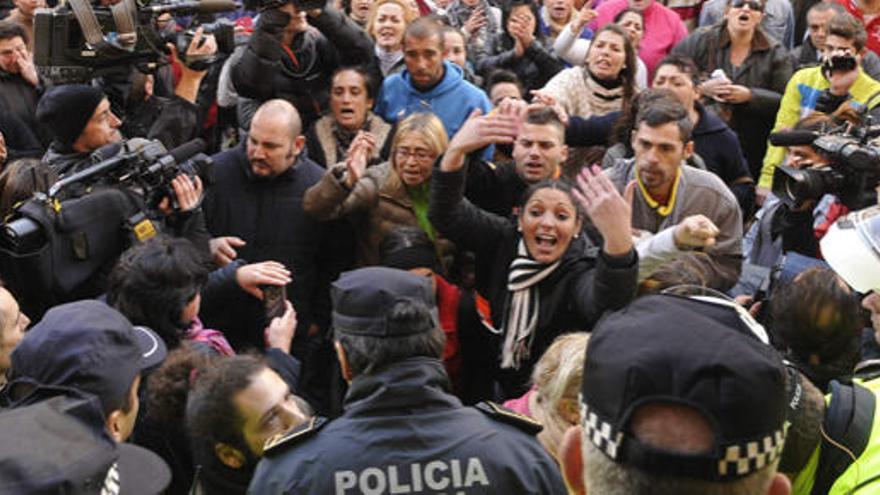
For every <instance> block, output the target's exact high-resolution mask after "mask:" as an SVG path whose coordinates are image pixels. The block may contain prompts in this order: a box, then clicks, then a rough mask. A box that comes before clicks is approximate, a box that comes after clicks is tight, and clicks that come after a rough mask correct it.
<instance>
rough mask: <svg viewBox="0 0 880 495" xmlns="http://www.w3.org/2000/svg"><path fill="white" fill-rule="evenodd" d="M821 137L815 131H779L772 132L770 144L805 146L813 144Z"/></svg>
mask: <svg viewBox="0 0 880 495" xmlns="http://www.w3.org/2000/svg"><path fill="white" fill-rule="evenodd" d="M817 137H819V135H818V134H816V133H815V132H813V131H803V130H801V131H797V130H794V131H779V132H774V133H773V134H770V144H772V145H773V146H804V145H807V144H813V141H815V140H816V138H817Z"/></svg>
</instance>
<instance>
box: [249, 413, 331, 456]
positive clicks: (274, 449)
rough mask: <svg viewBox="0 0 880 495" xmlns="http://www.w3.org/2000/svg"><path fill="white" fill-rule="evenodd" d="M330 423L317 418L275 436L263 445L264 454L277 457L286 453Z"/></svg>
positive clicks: (323, 418) (322, 418)
mask: <svg viewBox="0 0 880 495" xmlns="http://www.w3.org/2000/svg"><path fill="white" fill-rule="evenodd" d="M329 421H330V420H328V419H327V418H325V417H323V416H315V417H313V418H312V419H310V420H308V421H306V422H304V423H302V424H300V425H299V426H297V427H295V428H292V429H290V430H288V431H285V432H283V433H278V434H277V435H273V436H271V437H269V439H268V440H266V443H264V444H263V454H264V455H265V456H273V455H277V454H278V453H280V452H283V451H285V450H286V449H287V448H288V447H290V446H291V445H296V444H298V443H302V442H303V441H305V440H306V439H308V438H311V437H312V436H314V435H315V434H316V433H317V432H318V430H320V429H321V428H323V427H324V425H326V424H327V423H328V422H329Z"/></svg>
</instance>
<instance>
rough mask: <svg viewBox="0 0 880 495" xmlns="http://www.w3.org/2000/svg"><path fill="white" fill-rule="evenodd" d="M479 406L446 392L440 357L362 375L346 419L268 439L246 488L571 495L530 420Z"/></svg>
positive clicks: (353, 389) (253, 490)
mask: <svg viewBox="0 0 880 495" xmlns="http://www.w3.org/2000/svg"><path fill="white" fill-rule="evenodd" d="M482 407H484V409H485V411H486V412H482V411H481V410H479V409H477V408H470V407H464V406H462V404H461V402H460V401H459V400H458V399H457V398H456V397H454V396H453V395H451V394H450V393H449V380H448V378H447V376H446V373H445V371H444V369H443V363H442V362H441V361H440V360H438V359H432V358H427V357H415V358H410V359H407V360H404V361H402V362H399V363H396V364H394V365H393V366H391V367H389V368H387V369H385V370H383V371H380V372H378V373H375V374H371V375H361V376H358V377H356V378H355V379H354V380H353V381H352V383H351V388H350V389H349V391H348V395H347V396H346V398H345V413H344V414H343V415H342V416H341V417H339V418H338V419H335V420H333V421H331V422H328V423H322V422H323V420H322V419H320V418H318V419H316V420H313V421H312V422H311V423H310V424H309V425H307V426H306V427H304V428H299V429H298V430H294V431H293V432H291V433H288V434H287V435H286V437H282V438H280V439H273V440H270V441H269V442H268V443H267V447H268V449H267V450H266V455H265V457H264V458H263V460H262V461H261V462H260V464H259V465H258V466H257V471H256V473H255V474H254V478H253V482H252V483H251V486H250V490H249V493H253V494H274V493H336V494H363V493H371V494H390V493H396V494H409V493H413V494H418V493H438V492H439V493H467V494H483V493H485V494H500V493H511V494H513V493H523V494H525V493H529V494H544V493H546V494H561V493H566V489H565V485H564V483H563V481H562V477H561V475H560V473H559V468H558V467H557V465H556V463H555V462H554V461H553V459H552V458H551V457H550V456H549V454H547V452H546V451H544V449H543V448H542V447H541V445H540V444H539V443H538V442H537V440H536V439H535V438H534V433H535V432H536V430H537V428H535V425H534V423H531V422H529V421H528V420H525V419H518V417H517V416H516V415H515V414H514V413H502V412H499V411H501V410H500V408H499V409H494V408H492V407H486V405H485V404H483V405H482ZM322 424H323V426H322ZM524 429H530V430H531V433H527V432H526V431H523V430H524ZM273 444H274V445H273Z"/></svg>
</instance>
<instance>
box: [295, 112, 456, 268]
mask: <svg viewBox="0 0 880 495" xmlns="http://www.w3.org/2000/svg"><path fill="white" fill-rule="evenodd" d="M448 140H449V139H448V137H447V135H446V130H445V128H444V127H443V123H442V122H440V119H438V118H437V116H436V115H434V114H432V113H414V114H412V115H410V116H409V117H407V118H405V119H404V120H402V121H401V122H400V124H398V126H397V131H396V132H395V133H394V137H393V138H392V141H391V159H390V160H389V161H386V162H384V163H382V164H380V165H376V166H374V167H369V168H368V167H367V163H368V159H369V157H370V156H371V155H372V153H373V150H374V149H375V147H376V146H378V143H377V142H376V140H375V137H374V136H372V135H371V134H368V133H365V132H359V133H358V135H357V136H356V137H355V138H354V141H352V143H351V146H350V147H349V149H348V157H347V158H346V160H345V161H344V162H342V163H338V164H336V165H335V166H333V167H332V168H330V169H329V170H328V171H327V173H326V174H325V175H324V177H323V178H322V179H321V181H320V182H318V183H317V184H315V185H314V186H312V187H311V188H310V189H309V190H308V191H306V194H305V196H304V197H303V210H305V212H306V213H308V214H310V215H312V216H314V217H316V218H318V219H320V220H332V219H337V218H348V219H349V220H350V221H351V224H352V225H353V227H354V231H355V239H356V242H357V246H356V248H355V251H356V256H357V264H358V265H359V266H372V265H376V264H378V263H379V243H380V242H381V241H382V239H383V238H384V237H385V235H386V234H388V233H389V232H390V231H391V230H392V229H394V227H397V226H399V225H406V226H412V227H419V228H421V229H422V230H424V231H425V233H427V234H428V237H430V238H431V240H432V241H434V244H435V245H436V246H437V252H438V259H439V260H440V263H441V264H442V265H443V266H442V267H441V268H443V267H445V266H446V265H448V264H449V260H448V258H449V257H451V254H452V250H453V246H452V243H450V242H449V241H447V240H446V239H443V238H442V237H441V236H440V234H439V233H438V232H437V230H436V229H435V228H434V226H433V225H432V224H431V222H430V221H429V220H428V192H429V190H430V182H431V174H432V172H433V170H434V161H435V160H436V159H437V157H438V156H440V155H442V154H443V152H445V151H446V145H447V143H448ZM442 271H443V270H441V272H442Z"/></svg>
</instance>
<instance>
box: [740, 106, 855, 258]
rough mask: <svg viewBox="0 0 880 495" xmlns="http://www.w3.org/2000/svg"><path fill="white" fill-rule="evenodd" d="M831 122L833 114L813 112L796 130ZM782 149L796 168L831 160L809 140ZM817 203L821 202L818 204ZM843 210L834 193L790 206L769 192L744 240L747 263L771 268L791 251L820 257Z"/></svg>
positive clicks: (808, 129) (800, 122) (813, 165)
mask: <svg viewBox="0 0 880 495" xmlns="http://www.w3.org/2000/svg"><path fill="white" fill-rule="evenodd" d="M829 124H832V118H831V117H829V116H827V115H820V114H813V115H811V116H809V117H806V118H804V119H801V120H800V121H799V122H798V123H797V124H796V125H795V126H794V130H796V131H821V130H822V129H823V128H824V127H826V126H828V125H829ZM783 149H784V150H785V151H787V153H788V157H787V165H788V166H789V167H792V168H795V169H807V168H818V167H824V166H827V165H829V164H830V161H829V160H828V159H827V158H826V157H824V156H823V155H821V154H820V153H819V152H818V151H817V150H816V149H815V148H814V147H813V146H811V145H809V144H806V145H799V146H788V147H786V148H783ZM817 204H818V205H821V206H820V207H819V208H817ZM814 209H815V210H814ZM842 213H846V210H845V207H843V205H841V204H840V200H839V199H838V198H837V197H836V196H834V195H831V194H827V195H825V196H824V197H823V198H821V199H820V200H819V201H818V202H817V200H815V199H808V200H805V201H802V202H801V204H800V205H797V206H796V207H794V208H790V207H789V206H787V205H785V204H783V202H782V201H781V200H780V198H778V197H777V196H775V195H774V194H773V193H770V195H769V196H767V199H766V201H764V205H763V206H762V207H761V209H760V210H758V212H757V213H756V214H755V223H753V224H752V226H751V228H750V229H749V231H748V233H747V234H746V236H745V238H744V240H743V244H744V246H743V247H744V251H745V263H749V264H752V265H757V266H762V267H767V268H770V267H773V266H774V265H775V264H776V263H777V262H778V261H779V259H780V258H781V257H782V255H783V254H784V253H786V252H789V251H794V252H796V253H798V254H802V255H804V256H809V257H811V258H817V257H818V256H819V239H820V238H821V235H823V234H824V233H825V232H826V231H827V229H828V227H829V226H830V225H831V224H832V223H834V221H835V220H836V219H837V217H838V216H840V215H841V214H842ZM814 224H815V227H814Z"/></svg>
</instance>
